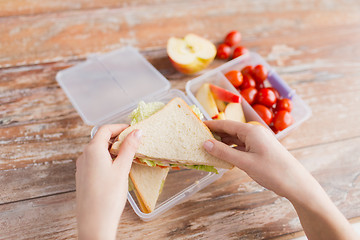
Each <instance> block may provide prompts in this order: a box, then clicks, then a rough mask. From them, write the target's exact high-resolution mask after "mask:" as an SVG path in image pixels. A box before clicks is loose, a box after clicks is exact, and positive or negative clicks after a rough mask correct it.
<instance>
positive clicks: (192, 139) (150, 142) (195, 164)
mask: <svg viewBox="0 0 360 240" xmlns="http://www.w3.org/2000/svg"><path fill="white" fill-rule="evenodd" d="M134 129H141V130H142V139H141V144H140V145H139V147H138V150H137V152H136V154H135V157H134V162H135V163H140V164H147V165H149V166H152V167H155V166H162V167H180V168H190V169H197V170H204V171H209V172H216V173H217V168H224V169H231V168H232V167H233V165H232V164H230V163H227V162H225V161H223V160H221V159H218V158H216V157H214V156H212V155H210V154H209V153H207V152H206V151H205V149H204V148H203V143H204V142H205V141H206V140H208V139H214V136H213V135H212V133H211V132H210V130H209V128H208V127H207V126H206V125H205V124H204V123H203V122H202V121H201V120H200V118H199V117H198V116H197V115H196V114H195V112H194V111H193V110H192V108H190V107H189V106H188V105H187V104H186V103H185V102H184V100H182V99H181V98H174V99H172V100H171V101H170V102H169V103H168V104H167V105H165V106H164V107H162V108H161V109H160V110H157V111H156V112H155V113H153V114H151V115H150V116H148V117H147V118H146V119H144V120H142V121H139V122H137V123H135V124H133V125H131V126H130V127H128V128H127V129H125V130H124V131H123V132H122V133H120V135H119V136H118V137H117V138H116V140H115V142H114V144H113V145H112V147H111V149H110V153H112V154H114V155H117V154H118V151H119V147H120V144H121V142H122V141H123V140H124V138H125V137H126V136H127V135H128V134H129V133H130V132H131V131H133V130H134Z"/></svg>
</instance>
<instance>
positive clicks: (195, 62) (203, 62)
mask: <svg viewBox="0 0 360 240" xmlns="http://www.w3.org/2000/svg"><path fill="white" fill-rule="evenodd" d="M166 50H167V54H168V56H169V58H170V60H171V63H172V64H173V66H174V67H175V68H176V69H177V70H178V71H179V72H182V73H184V74H193V73H196V72H199V71H201V70H203V69H205V68H206V67H207V66H208V65H209V64H210V63H211V62H212V61H213V60H214V58H215V56H216V47H215V45H214V44H213V43H212V42H210V41H209V40H207V39H205V38H202V37H199V36H197V35H195V34H192V33H190V34H187V35H186V36H185V38H183V39H181V38H175V37H171V38H170V39H169V40H168V42H167V47H166Z"/></svg>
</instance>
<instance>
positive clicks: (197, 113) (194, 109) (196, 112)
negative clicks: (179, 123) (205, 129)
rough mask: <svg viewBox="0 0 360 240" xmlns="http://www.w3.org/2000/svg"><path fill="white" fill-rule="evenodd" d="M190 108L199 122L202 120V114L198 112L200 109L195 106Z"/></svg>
mask: <svg viewBox="0 0 360 240" xmlns="http://www.w3.org/2000/svg"><path fill="white" fill-rule="evenodd" d="M190 108H191V109H192V110H193V112H194V113H195V114H196V115H197V116H198V117H199V118H200V120H201V121H202V120H204V115H203V114H202V112H201V111H200V109H199V108H198V107H197V106H195V105H191V106H190Z"/></svg>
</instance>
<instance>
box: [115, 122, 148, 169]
mask: <svg viewBox="0 0 360 240" xmlns="http://www.w3.org/2000/svg"><path fill="white" fill-rule="evenodd" d="M140 140H141V130H139V129H136V130H134V131H132V132H131V133H129V134H128V135H127V136H126V137H125V139H124V141H122V143H121V144H120V147H119V154H118V155H117V157H116V158H115V160H114V163H113V164H114V165H116V167H118V168H119V170H121V171H125V172H124V174H128V173H129V171H130V167H131V163H132V161H133V158H134V156H135V152H136V151H137V149H138V147H139V145H140Z"/></svg>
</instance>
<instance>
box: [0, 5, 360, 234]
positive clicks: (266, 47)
mask: <svg viewBox="0 0 360 240" xmlns="http://www.w3.org/2000/svg"><path fill="white" fill-rule="evenodd" d="M359 22H360V4H358V1H356V0H349V1H341V0H329V1H312V2H308V1H284V0H273V1H266V0H259V1H241V2H240V1H235V0H224V1H219V0H215V1H205V0H195V1H191V4H190V3H189V1H179V0H158V1H151V0H138V1H128V0H125V1H114V0H105V1H96V0H78V1H69V0H62V1H59V0H54V1H49V0H44V1H39V0H32V1H29V0H13V1H5V0H0V144H1V151H0V171H1V172H0V186H1V187H0V196H1V197H0V232H1V236H0V239H54V238H56V239H69V238H70V239H71V238H76V220H75V217H74V214H75V213H74V210H75V201H74V199H75V193H74V190H75V182H74V171H75V160H76V158H77V157H78V156H79V154H80V153H81V151H82V148H83V147H84V146H85V144H86V143H87V142H88V141H89V139H90V138H89V137H90V130H91V126H86V125H85V124H84V123H83V122H82V120H81V118H80V117H79V115H78V114H77V112H76V111H75V109H74V108H73V107H72V105H71V103H70V102H69V100H68V99H67V97H66V96H65V94H64V92H63V91H62V90H61V88H60V87H59V86H58V84H57V83H56V81H55V75H56V73H57V72H58V71H60V70H62V69H65V68H67V67H70V66H72V65H74V64H76V63H79V62H82V61H83V60H84V58H85V57H87V56H88V55H89V54H93V53H97V52H107V51H111V50H113V49H117V48H119V47H122V46H125V45H132V46H135V47H138V48H139V49H140V50H141V53H142V54H143V55H144V56H145V57H146V58H147V59H148V60H149V61H150V62H151V63H152V64H153V65H154V66H155V67H156V68H157V69H158V70H159V71H160V72H161V73H162V74H163V75H164V76H166V77H167V78H168V79H169V80H170V81H171V84H172V87H173V88H177V89H180V90H184V89H185V84H186V81H188V80H190V79H191V78H193V77H194V76H185V75H182V74H180V73H178V72H176V71H175V69H174V68H173V67H172V66H171V64H170V62H169V60H168V58H167V55H166V50H165V46H166V41H167V39H168V38H169V37H170V36H184V35H185V34H186V33H188V32H194V33H197V34H199V35H202V36H204V37H207V38H209V39H210V40H212V41H213V42H215V43H218V42H220V41H221V40H222V38H223V36H224V34H225V33H226V32H228V31H229V30H233V29H238V30H240V31H241V32H242V35H243V41H242V43H243V44H244V45H245V46H246V47H248V48H250V49H251V50H254V51H257V52H258V53H260V54H261V55H262V56H263V57H264V58H265V59H266V60H267V61H268V62H269V63H270V64H271V65H272V66H273V67H274V68H275V69H276V70H277V71H278V73H279V74H280V75H281V76H282V77H283V78H284V79H285V80H286V81H287V83H289V85H290V86H291V87H292V88H294V89H296V91H297V93H298V94H299V95H300V96H301V97H302V98H303V99H304V100H305V102H306V103H308V104H309V105H310V107H311V109H312V111H313V115H312V117H311V118H310V119H309V120H308V121H306V122H305V123H304V124H303V125H301V126H300V127H299V128H298V129H296V130H294V131H293V132H292V133H290V134H289V135H288V136H287V137H286V138H285V139H283V140H282V143H283V144H284V145H285V146H286V147H287V148H288V149H290V150H291V152H292V153H293V154H294V155H295V157H296V158H297V159H299V161H301V163H302V164H304V165H305V167H306V168H307V169H309V170H310V171H311V172H312V174H313V175H314V176H315V177H316V178H317V179H318V180H319V182H320V183H321V185H322V186H323V187H324V188H325V190H326V191H327V193H328V194H329V195H330V197H331V198H332V199H333V200H334V202H335V203H336V205H337V206H338V207H339V208H340V210H341V211H342V212H343V213H344V214H345V216H346V217H347V218H354V219H357V218H358V217H359V216H360V210H359V209H358V207H357V206H359V205H360V204H359V201H360V196H359V195H360V178H359V175H360V173H359V169H360V152H359V147H358V146H359V144H360V128H359V124H358V119H360V111H359V107H358V106H359V104H360V82H359V81H358V80H359V78H360V72H359V69H360V61H359V60H360V59H359V56H360V28H359V26H360V25H359ZM222 63H224V61H220V60H216V61H215V62H214V63H213V64H212V65H211V67H210V68H214V67H216V66H219V65H220V64H222ZM200 74H201V73H200ZM195 76H196V75H195ZM159 226H161V227H159ZM300 230H301V226H300V223H299V221H298V219H297V218H296V214H295V212H294V210H293V208H292V207H291V205H290V204H289V203H288V202H287V201H286V200H284V199H282V198H279V197H278V196H276V195H275V194H273V193H271V192H269V191H267V190H265V189H263V188H262V187H259V186H258V185H257V184H256V183H254V182H253V181H251V180H250V179H249V178H248V177H247V176H246V175H245V174H244V173H242V172H241V171H239V170H233V171H230V172H228V173H226V174H225V175H224V177H223V178H221V179H220V180H218V181H217V182H215V183H214V184H212V185H210V186H209V187H207V188H205V189H203V190H202V191H200V192H199V193H197V194H196V195H194V196H193V197H191V198H190V199H189V200H188V201H186V202H184V203H183V204H180V205H178V206H176V207H175V208H173V209H171V210H170V211H168V212H166V213H165V214H164V216H163V217H161V218H159V219H156V220H154V221H152V222H148V223H144V222H142V221H140V220H139V218H138V217H137V216H136V215H135V213H134V212H133V210H132V209H131V208H130V206H128V205H127V207H126V209H125V211H124V214H123V218H122V223H121V224H120V225H119V228H118V233H119V234H118V237H119V238H120V239H123V238H124V239H143V238H144V237H145V238H149V239H159V238H160V239H205V238H211V239H217V237H214V236H221V237H219V238H222V239H223V238H226V239H269V238H274V237H279V236H285V238H288V237H289V235H287V234H289V233H294V232H298V231H300Z"/></svg>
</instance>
